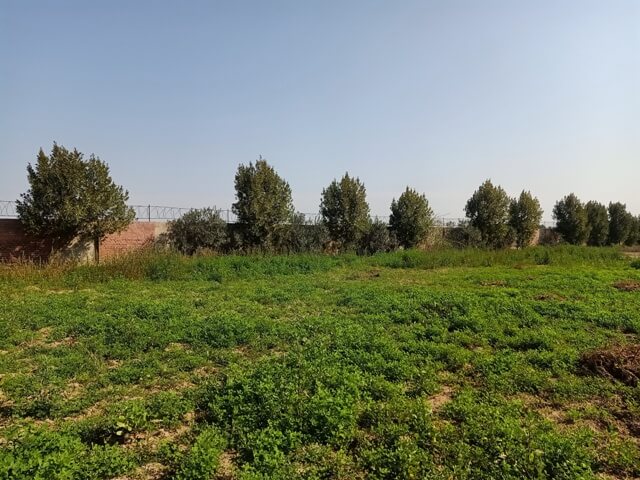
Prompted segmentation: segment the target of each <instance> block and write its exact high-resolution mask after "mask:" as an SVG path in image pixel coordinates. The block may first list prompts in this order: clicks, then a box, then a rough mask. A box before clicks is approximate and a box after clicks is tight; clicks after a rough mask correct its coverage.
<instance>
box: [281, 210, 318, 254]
mask: <svg viewBox="0 0 640 480" xmlns="http://www.w3.org/2000/svg"><path fill="white" fill-rule="evenodd" d="M328 240H329V232H328V231H327V228H326V226H325V225H324V224H323V223H322V222H312V221H306V220H305V216H304V214H302V213H299V214H295V215H293V217H292V219H291V222H290V223H289V224H288V225H286V226H283V228H282V229H281V230H280V231H279V234H278V238H277V240H276V249H277V250H278V251H279V252H282V253H321V252H322V251H323V248H324V245H325V243H326V242H327V241H328Z"/></svg>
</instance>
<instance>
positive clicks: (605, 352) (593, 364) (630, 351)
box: [580, 284, 640, 387]
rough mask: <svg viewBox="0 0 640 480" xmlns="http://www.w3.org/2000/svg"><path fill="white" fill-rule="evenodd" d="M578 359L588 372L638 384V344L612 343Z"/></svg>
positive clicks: (629, 383)
mask: <svg viewBox="0 0 640 480" xmlns="http://www.w3.org/2000/svg"><path fill="white" fill-rule="evenodd" d="M639 285H640V284H639ZM639 288H640V286H639ZM580 361H581V364H582V366H583V367H584V368H586V369H587V370H589V371H590V372H592V373H595V374H597V375H602V376H604V377H607V378H610V379H615V380H619V381H621V382H623V383H624V384H626V385H629V386H632V387H635V386H636V385H638V381H639V380H640V344H629V345H613V346H610V347H605V348H599V349H596V350H591V351H588V352H586V353H584V354H583V355H582V358H581V359H580Z"/></svg>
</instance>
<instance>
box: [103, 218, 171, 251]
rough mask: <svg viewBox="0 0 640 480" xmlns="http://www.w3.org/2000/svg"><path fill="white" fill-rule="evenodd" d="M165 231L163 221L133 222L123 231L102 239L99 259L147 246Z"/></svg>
mask: <svg viewBox="0 0 640 480" xmlns="http://www.w3.org/2000/svg"><path fill="white" fill-rule="evenodd" d="M165 231H166V223H165V222H134V223H132V224H131V225H129V228H127V229H126V230H124V231H123V232H120V233H116V234H114V235H109V236H107V237H106V238H105V239H104V240H103V241H102V243H101V244H100V259H106V258H109V257H113V256H116V255H119V254H122V253H124V252H128V251H131V250H135V249H137V248H142V247H145V246H148V245H150V244H152V243H153V241H154V240H155V239H156V238H157V236H158V235H159V234H161V233H163V232H165Z"/></svg>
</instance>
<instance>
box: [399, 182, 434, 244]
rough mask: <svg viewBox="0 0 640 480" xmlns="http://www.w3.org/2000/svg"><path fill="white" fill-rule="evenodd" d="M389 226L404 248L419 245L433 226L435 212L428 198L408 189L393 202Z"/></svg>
mask: <svg viewBox="0 0 640 480" xmlns="http://www.w3.org/2000/svg"><path fill="white" fill-rule="evenodd" d="M389 225H390V226H391V230H392V231H393V232H394V234H395V236H396V238H397V239H398V243H399V244H400V245H402V246H403V247H404V248H411V247H415V246H416V245H418V244H419V243H420V242H421V241H422V240H424V238H425V236H426V235H427V232H428V231H429V229H430V228H431V226H432V225H433V210H431V207H429V202H428V201H427V198H426V197H425V196H424V195H420V194H419V193H418V192H416V191H415V190H413V189H410V188H409V187H407V189H406V190H405V191H404V192H403V193H402V195H400V198H398V200H397V201H396V199H395V198H394V199H393V201H392V202H391V217H390V218H389Z"/></svg>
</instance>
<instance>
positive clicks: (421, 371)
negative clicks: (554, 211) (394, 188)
mask: <svg viewBox="0 0 640 480" xmlns="http://www.w3.org/2000/svg"><path fill="white" fill-rule="evenodd" d="M629 264H630V260H629V259H628V258H627V257H625V256H623V254H622V252H621V251H620V249H618V248H613V247H602V248H590V247H577V246H571V245H563V246H559V247H554V248H544V247H531V248H527V249H519V250H511V249H508V250H507V249H505V250H496V249H447V250H433V251H429V252H424V251H419V250H403V251H400V252H390V253H380V254H378V255H374V256H356V255H338V256H323V255H282V256H273V255H271V256H267V255H260V256H211V257H208V256H195V257H188V256H183V255H178V254H176V253H171V252H165V253H159V252H144V253H142V254H139V256H129V257H128V258H126V259H118V260H117V261H113V262H105V263H103V264H101V265H89V266H82V267H64V268H63V269H61V268H62V267H58V266H55V265H53V266H47V267H43V268H41V269H37V270H36V269H35V268H34V267H29V268H28V269H27V271H26V272H25V273H24V274H23V273H21V270H20V269H19V268H18V267H12V268H11V269H9V268H8V267H7V269H4V267H3V268H0V296H1V297H2V299H3V307H2V309H0V352H1V354H0V372H2V375H1V376H0V389H1V391H2V408H1V410H0V413H1V414H2V418H3V426H2V428H1V429H0V446H1V447H2V448H0V479H18V480H21V479H26V478H40V479H50V478H51V479H85V478H88V479H96V480H97V479H101V478H105V479H107V478H114V477H117V478H124V477H126V478H129V477H131V478H135V477H138V476H140V475H141V474H146V473H149V474H151V473H154V472H153V471H152V470H151V468H152V467H157V468H158V470H159V472H158V473H159V474H160V475H161V476H163V478H181V479H186V478H193V479H198V478H218V477H219V478H242V479H258V478H260V479H266V478H303V479H318V478H342V479H364V478H371V479H392V478H436V479H445V478H456V479H464V480H472V479H473V480H475V479H487V480H488V479H494V478H501V479H513V480H515V479H520V478H535V479H542V478H549V479H550V478H559V479H591V478H594V477H596V478H597V477H607V476H609V477H616V478H627V477H628V478H633V477H634V476H638V475H639V474H640V472H639V471H638V465H640V449H638V445H637V442H636V438H635V437H634V436H633V428H635V424H634V422H635V421H636V419H637V415H638V394H637V392H636V389H634V388H632V387H628V386H626V385H624V384H622V383H620V382H617V381H614V380H612V379H610V378H607V377H605V376H600V375H598V374H590V373H588V372H586V371H584V370H583V369H582V368H581V365H580V361H581V360H580V359H581V358H582V354H583V353H584V352H585V351H590V350H592V349H594V348H599V347H603V346H607V345H616V344H618V343H622V342H626V343H628V342H633V339H634V338H635V336H637V334H638V333H640V297H638V296H636V295H635V294H634V292H625V291H619V290H617V289H616V288H615V287H614V284H616V282H619V281H621V280H625V281H627V282H630V284H631V283H632V282H637V281H640V272H639V271H638V270H636V269H633V268H630V266H629ZM152 265H155V267H154V269H151V268H150V266H152ZM159 266H163V267H159ZM25 268H26V267H25ZM50 270H51V271H50ZM34 272H35V273H34ZM151 272H155V273H154V275H157V277H156V279H155V280H150V278H149V274H150V273H151ZM36 417H37V418H36Z"/></svg>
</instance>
